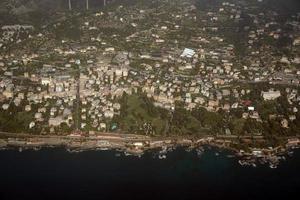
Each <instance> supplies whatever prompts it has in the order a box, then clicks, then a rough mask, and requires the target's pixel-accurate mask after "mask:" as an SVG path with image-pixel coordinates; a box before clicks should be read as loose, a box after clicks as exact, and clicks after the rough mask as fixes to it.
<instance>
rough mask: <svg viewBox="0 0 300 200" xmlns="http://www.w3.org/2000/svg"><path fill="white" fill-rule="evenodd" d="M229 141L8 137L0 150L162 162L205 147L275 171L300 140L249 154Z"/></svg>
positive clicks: (0, 141) (114, 136) (119, 136)
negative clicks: (146, 156) (106, 153)
mask: <svg viewBox="0 0 300 200" xmlns="http://www.w3.org/2000/svg"><path fill="white" fill-rule="evenodd" d="M229 144H230V142H229V140H228V139H227V140H220V139H218V138H214V137H203V138H200V139H195V138H180V137H176V138H175V137H173V138H153V137H147V136H140V135H122V134H101V135H97V136H94V137H83V136H80V135H72V134H71V135H69V136H32V135H30V136H25V137H7V138H2V139H0V149H7V148H18V149H19V150H20V151H22V150H23V149H34V150H39V149H40V148H43V147H63V148H66V149H67V150H68V151H69V152H80V151H85V150H117V151H121V152H124V154H125V155H135V156H141V155H143V153H144V152H146V151H149V150H157V151H158V157H159V158H160V159H164V158H166V157H167V153H168V152H169V151H172V150H173V149H175V148H177V147H186V149H187V150H188V151H189V150H196V151H197V154H198V155H201V154H202V153H203V151H204V148H203V147H204V146H212V147H217V148H219V149H226V150H230V151H231V152H232V155H233V156H236V157H237V158H238V159H239V163H240V164H241V165H243V166H253V167H256V166H257V164H268V165H269V166H270V167H271V168H276V167H277V166H278V164H279V163H280V161H282V160H285V156H286V155H291V154H292V150H293V149H295V148H298V147H299V145H300V140H299V139H298V138H291V139H288V140H287V143H286V145H285V146H279V147H274V148H273V147H269V148H263V149H258V148H253V149H251V151H249V152H245V151H243V150H240V149H234V148H232V147H230V145H229Z"/></svg>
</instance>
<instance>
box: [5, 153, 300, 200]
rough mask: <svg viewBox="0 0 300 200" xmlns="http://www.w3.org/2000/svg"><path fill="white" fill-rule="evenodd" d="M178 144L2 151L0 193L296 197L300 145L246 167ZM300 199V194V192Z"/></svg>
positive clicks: (92, 196)
mask: <svg viewBox="0 0 300 200" xmlns="http://www.w3.org/2000/svg"><path fill="white" fill-rule="evenodd" d="M216 152H219V150H216V149H206V151H205V153H204V154H203V155H202V156H201V157H200V158H199V157H198V156H197V154H196V152H194V151H191V152H187V151H185V150H184V149H180V148H179V149H177V150H174V151H173V152H170V153H169V154H168V155H167V158H166V159H162V160H160V159H158V158H153V155H154V153H153V152H148V153H146V154H145V155H144V156H142V157H141V158H138V157H133V156H122V155H121V156H120V157H117V156H115V154H116V153H117V152H115V151H86V152H81V153H69V152H67V151H66V150H64V149H42V150H40V151H34V150H25V151H23V152H21V153H20V152H18V151H17V150H4V151H0V199H1V200H4V199H21V200H22V199H39V200H43V199H141V200H143V199H166V200H169V199H224V200H225V199H226V200H227V199H243V200H246V199H249V200H256V199H292V198H291V197H294V196H295V195H296V196H297V195H298V194H299V191H300V151H296V152H295V153H294V155H293V156H292V157H288V158H287V160H286V161H285V162H282V163H281V164H280V165H279V167H278V168H277V169H270V168H269V167H268V166H258V167H256V168H253V167H242V166H240V165H239V164H238V162H237V159H236V158H229V157H227V155H228V152H224V151H223V152H219V153H220V154H219V155H218V156H217V155H216ZM296 199H298V198H296Z"/></svg>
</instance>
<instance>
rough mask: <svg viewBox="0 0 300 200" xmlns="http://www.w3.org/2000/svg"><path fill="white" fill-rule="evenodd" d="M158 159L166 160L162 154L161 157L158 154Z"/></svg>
mask: <svg viewBox="0 0 300 200" xmlns="http://www.w3.org/2000/svg"><path fill="white" fill-rule="evenodd" d="M158 158H159V159H166V158H167V156H166V155H164V154H163V155H161V154H160V155H158Z"/></svg>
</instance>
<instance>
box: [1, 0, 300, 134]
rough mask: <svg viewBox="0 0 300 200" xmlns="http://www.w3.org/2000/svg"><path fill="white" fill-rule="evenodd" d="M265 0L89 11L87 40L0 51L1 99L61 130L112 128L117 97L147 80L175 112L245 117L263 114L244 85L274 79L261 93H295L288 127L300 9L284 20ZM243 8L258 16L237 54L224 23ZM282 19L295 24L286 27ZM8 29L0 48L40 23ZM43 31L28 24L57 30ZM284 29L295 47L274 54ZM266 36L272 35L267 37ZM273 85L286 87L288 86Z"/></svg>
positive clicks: (150, 90)
mask: <svg viewBox="0 0 300 200" xmlns="http://www.w3.org/2000/svg"><path fill="white" fill-rule="evenodd" d="M260 3H262V2H257V3H256V4H255V5H252V4H251V3H249V6H241V5H239V4H238V3H237V4H233V3H228V2H223V3H221V4H219V5H216V6H215V7H214V8H212V9H211V10H210V11H207V12H201V13H198V12H197V11H196V7H195V6H194V5H192V3H191V2H190V1H183V2H180V5H181V6H178V5H177V6H176V9H174V12H173V13H170V15H166V12H165V11H164V10H165V7H164V6H175V4H174V5H173V4H172V3H170V2H169V3H165V4H163V6H162V7H159V8H158V9H156V10H155V12H154V11H153V9H151V8H147V7H145V6H141V7H136V8H135V9H131V8H130V7H129V8H126V7H123V6H120V7H118V8H117V9H116V10H114V11H103V12H100V13H96V14H93V15H87V16H84V17H82V19H81V21H80V30H81V32H82V35H81V41H80V42H74V41H71V40H68V39H65V40H62V41H56V43H55V48H50V47H48V48H47V47H44V48H45V49H44V50H43V51H42V50H39V51H38V52H39V53H36V52H22V51H21V49H20V50H16V51H18V52H17V53H16V54H14V53H11V52H10V53H6V54H0V102H1V103H0V107H1V109H2V110H4V111H8V110H10V108H12V107H20V106H22V107H23V110H24V112H29V113H31V112H32V113H33V115H32V116H33V118H32V121H31V122H30V124H28V127H29V128H30V129H32V128H34V127H35V126H37V125H39V124H45V123H46V125H47V126H49V127H52V129H51V130H52V131H54V129H53V127H59V126H61V125H62V124H63V123H65V124H67V125H68V126H69V127H76V121H77V122H78V127H77V128H79V129H84V130H89V129H93V130H98V131H108V130H110V128H111V127H108V124H107V122H108V121H110V120H112V119H113V118H114V117H115V116H118V115H120V110H121V105H120V103H119V101H118V100H119V98H120V97H121V96H122V95H123V93H124V92H125V93H127V94H131V93H132V92H133V91H137V90H138V89H141V90H142V91H143V92H145V93H146V94H147V96H148V97H149V98H152V99H153V100H154V105H155V106H159V107H162V108H165V109H167V110H170V111H172V110H174V109H175V103H176V102H177V101H180V102H183V103H184V105H185V108H186V109H187V110H193V109H195V108H198V107H203V108H205V109H207V110H208V111H211V112H216V111H218V110H219V109H223V110H225V111H230V110H232V109H238V108H243V109H244V112H243V114H242V118H244V119H247V118H252V119H256V120H257V121H261V117H260V113H259V112H258V111H257V109H256V108H255V106H254V105H253V104H252V102H251V101H250V100H249V94H251V93H253V92H255V90H256V88H255V87H252V88H251V87H246V86H245V87H244V85H247V84H254V85H255V84H258V83H267V84H273V86H274V87H273V86H272V88H269V89H268V90H264V91H260V92H261V93H260V94H261V95H260V97H261V99H262V100H263V101H274V100H276V99H278V98H280V97H282V96H284V98H286V99H287V100H288V102H289V106H290V109H291V113H292V114H290V115H289V117H288V118H283V119H282V123H281V124H282V126H283V127H285V128H288V126H289V122H290V121H294V120H296V116H297V115H296V113H297V112H298V109H299V102H300V95H299V89H298V88H299V77H300V71H299V65H300V57H299V55H300V54H299V53H300V32H299V31H296V30H299V29H300V23H299V20H298V21H297V19H299V16H295V17H291V19H289V20H288V21H287V22H286V23H285V24H282V23H281V22H279V21H278V22H277V21H276V19H278V17H277V15H276V13H275V12H267V13H260V12H257V10H259V4H260ZM250 4H251V5H250ZM172 8H173V7H172ZM242 12H246V13H249V17H250V20H251V21H252V23H249V25H247V26H246V25H245V26H244V27H243V30H241V31H243V35H246V38H244V39H243V40H242V41H240V42H241V44H242V45H243V46H244V47H245V48H244V50H243V56H239V55H237V54H239V53H241V52H237V50H236V48H237V47H236V44H235V43H234V42H232V41H231V40H230V39H228V36H225V34H223V32H226V30H225V29H227V28H229V29H230V28H232V27H224V26H223V24H224V22H230V23H232V24H238V23H239V22H240V21H241V20H243V19H242V18H243V17H242V15H241V14H242ZM250 13H251V14H250ZM149 20H150V21H149ZM147 22H148V23H147ZM149 22H151V23H149ZM285 25H288V26H291V27H293V28H292V29H291V30H293V31H290V32H288V33H287V32H285V31H284V30H283V29H282V28H280V27H282V26H285ZM54 28H55V27H54ZM111 29H116V30H119V31H115V32H113V31H112V33H111ZM1 30H2V31H1V33H2V38H1V40H0V50H1V49H4V46H5V44H8V43H9V42H11V43H13V42H16V41H14V39H12V37H15V36H16V34H17V35H18V33H19V32H22V31H23V32H24V31H25V32H28V34H29V33H30V32H33V31H34V28H33V27H31V26H20V25H16V26H3V27H2V29H1ZM106 30H110V32H109V31H107V32H106ZM232 31H233V32H235V31H236V30H232ZM45 32H46V33H35V35H34V34H33V33H30V34H32V35H30V37H29V36H28V38H30V40H39V39H41V38H44V37H51V34H50V33H49V30H46V31H45ZM287 34H289V38H290V39H291V40H292V43H291V45H290V52H291V54H289V55H285V54H284V53H282V54H278V53H276V54H275V51H276V48H273V46H272V43H276V42H278V41H279V40H280V39H282V38H283V37H286V35H287ZM233 37H234V36H233ZM266 37H267V38H268V41H271V43H267V42H264V41H262V40H263V38H266ZM48 39H49V41H52V40H55V39H53V38H48ZM241 39H242V38H241ZM261 43H263V45H261ZM3 45H4V46H3ZM25 46H26V45H25ZM241 51H242V50H241ZM3 52H4V51H3ZM47 55H51V56H52V57H51V58H49V57H47ZM45 57H46V58H47V59H48V60H47V59H46V61H45ZM51 59H52V60H51ZM27 84H28V85H27ZM276 85H287V86H288V87H287V88H286V90H285V91H284V92H282V91H281V90H279V89H278V88H276ZM75 113H76V114H75ZM270 117H271V118H272V117H274V116H270Z"/></svg>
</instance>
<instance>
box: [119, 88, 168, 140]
mask: <svg viewBox="0 0 300 200" xmlns="http://www.w3.org/2000/svg"><path fill="white" fill-rule="evenodd" d="M120 103H121V113H120V117H118V119H116V120H117V122H118V123H119V124H120V127H121V129H122V130H124V131H125V132H129V133H137V134H152V135H156V134H158V135H162V134H164V132H165V131H166V127H167V123H168V117H169V114H167V113H168V111H166V110H164V109H161V108H157V107H155V106H154V105H153V102H152V100H151V99H149V98H147V97H146V95H145V94H143V93H140V94H133V95H131V96H128V95H127V94H125V93H124V94H123V96H122V98H121V100H120Z"/></svg>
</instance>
